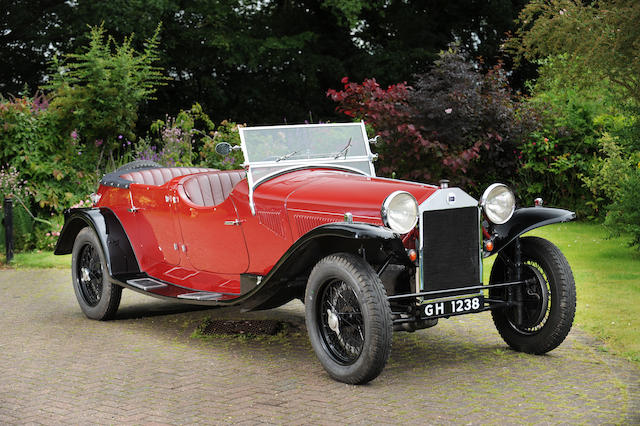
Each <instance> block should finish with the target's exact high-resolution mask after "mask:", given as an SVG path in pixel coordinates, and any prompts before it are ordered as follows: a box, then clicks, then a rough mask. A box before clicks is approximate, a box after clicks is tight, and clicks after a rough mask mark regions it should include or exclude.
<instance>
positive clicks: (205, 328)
mask: <svg viewBox="0 0 640 426" xmlns="http://www.w3.org/2000/svg"><path fill="white" fill-rule="evenodd" d="M291 327H292V325H291V324H289V323H287V322H284V321H276V320H212V319H207V320H205V321H204V322H203V323H202V324H201V325H200V327H199V329H200V332H201V333H202V334H251V335H256V336H258V335H267V336H275V335H276V334H278V333H279V332H281V331H282V330H285V329H290V328H291Z"/></svg>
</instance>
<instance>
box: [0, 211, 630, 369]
mask: <svg viewBox="0 0 640 426" xmlns="http://www.w3.org/2000/svg"><path fill="white" fill-rule="evenodd" d="M530 235H537V236H539V237H543V238H547V239H549V240H551V241H552V242H554V243H555V244H556V245H558V246H559V247H560V249H561V250H562V252H563V253H564V254H565V256H566V257H567V259H568V260H569V264H570V265H571V267H572V269H573V274H574V276H575V280H576V286H577V292H578V307H577V312H576V321H575V324H577V325H578V326H579V327H581V328H582V329H584V330H586V331H588V332H590V333H591V334H593V335H595V336H597V337H599V338H601V339H602V340H604V342H605V343H606V345H605V349H606V350H610V351H612V352H615V353H616V354H619V355H622V356H625V357H627V358H629V359H632V360H634V361H636V362H640V253H638V252H636V251H635V250H633V249H631V248H629V247H627V245H626V241H624V240H622V239H607V238H606V237H607V234H606V231H605V230H604V229H602V227H601V226H600V225H596V224H592V223H579V222H572V223H566V224H557V225H551V226H547V227H543V228H540V229H536V230H534V231H532V232H531V233H530ZM493 259H494V257H492V258H489V259H487V260H485V268H484V272H485V282H488V276H489V271H490V265H491V264H492V263H493ZM70 264H71V255H66V256H54V255H53V254H51V253H49V252H40V253H37V252H31V253H17V254H16V256H15V258H14V260H13V262H12V267H16V268H22V269H27V268H69V266H70ZM3 265H4V255H1V256H0V267H6V266H3Z"/></svg>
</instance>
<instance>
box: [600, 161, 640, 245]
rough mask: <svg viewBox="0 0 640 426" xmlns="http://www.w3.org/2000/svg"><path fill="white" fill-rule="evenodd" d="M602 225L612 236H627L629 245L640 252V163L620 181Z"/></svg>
mask: <svg viewBox="0 0 640 426" xmlns="http://www.w3.org/2000/svg"><path fill="white" fill-rule="evenodd" d="M604 223H605V225H606V226H607V227H608V228H609V230H610V231H611V233H612V235H614V236H620V235H622V234H627V235H629V236H630V237H631V242H630V245H631V246H635V247H636V248H637V249H638V250H640V163H638V164H637V165H636V166H635V168H634V169H633V170H632V171H630V172H629V174H628V176H627V178H626V179H625V180H624V181H622V183H621V185H620V191H619V192H618V198H617V199H616V200H615V201H614V202H613V204H611V205H610V206H609V208H608V213H607V217H606V219H605V222H604Z"/></svg>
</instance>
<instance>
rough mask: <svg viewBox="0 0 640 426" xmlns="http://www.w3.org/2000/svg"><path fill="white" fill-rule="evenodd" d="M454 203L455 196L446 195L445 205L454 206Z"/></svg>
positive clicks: (452, 194) (451, 194)
mask: <svg viewBox="0 0 640 426" xmlns="http://www.w3.org/2000/svg"><path fill="white" fill-rule="evenodd" d="M455 203H456V194H454V193H453V192H450V193H448V194H447V204H449V205H454V204H455Z"/></svg>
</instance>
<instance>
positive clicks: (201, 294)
mask: <svg viewBox="0 0 640 426" xmlns="http://www.w3.org/2000/svg"><path fill="white" fill-rule="evenodd" d="M222 296H224V295H223V294H222V293H213V292H210V291H196V292H193V293H182V294H179V295H178V299H188V300H219V299H221V298H222Z"/></svg>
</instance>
